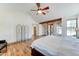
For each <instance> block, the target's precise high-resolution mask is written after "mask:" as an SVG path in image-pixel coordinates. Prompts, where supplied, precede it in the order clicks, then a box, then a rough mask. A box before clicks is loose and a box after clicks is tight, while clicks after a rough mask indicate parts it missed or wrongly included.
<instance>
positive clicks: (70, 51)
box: [31, 35, 79, 56]
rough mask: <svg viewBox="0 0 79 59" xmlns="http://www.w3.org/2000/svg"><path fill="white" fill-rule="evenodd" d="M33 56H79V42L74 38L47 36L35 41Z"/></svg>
mask: <svg viewBox="0 0 79 59" xmlns="http://www.w3.org/2000/svg"><path fill="white" fill-rule="evenodd" d="M31 47H32V49H31V50H32V53H31V54H32V55H33V56H79V40H78V39H76V38H72V37H63V36H53V35H51V36H46V37H42V38H40V39H37V40H35V41H34V42H33V43H32V45H31Z"/></svg>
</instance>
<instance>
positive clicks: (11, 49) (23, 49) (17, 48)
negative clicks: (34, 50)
mask: <svg viewBox="0 0 79 59" xmlns="http://www.w3.org/2000/svg"><path fill="white" fill-rule="evenodd" d="M32 42H33V40H26V41H21V42H17V43H14V44H10V45H8V47H7V52H6V53H3V54H2V56H31V48H30V45H31V43H32Z"/></svg>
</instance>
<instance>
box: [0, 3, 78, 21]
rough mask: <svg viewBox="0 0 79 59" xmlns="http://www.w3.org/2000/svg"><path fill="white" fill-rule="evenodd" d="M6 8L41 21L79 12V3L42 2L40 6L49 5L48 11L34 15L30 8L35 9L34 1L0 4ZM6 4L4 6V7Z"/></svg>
mask: <svg viewBox="0 0 79 59" xmlns="http://www.w3.org/2000/svg"><path fill="white" fill-rule="evenodd" d="M2 5H3V7H4V9H5V8H7V10H15V11H18V12H22V13H25V14H27V13H28V14H29V15H30V16H31V17H32V18H33V19H34V20H35V21H37V22H41V21H45V20H50V19H53V18H60V17H68V16H72V15H76V14H78V13H79V4H76V3H42V4H41V7H42V8H43V7H45V6H49V8H50V9H49V10H48V11H49V12H48V13H47V14H46V15H36V12H33V11H31V9H36V8H37V6H36V4H35V3H9V4H8V3H7V4H0V7H2ZM5 6H6V7H5Z"/></svg>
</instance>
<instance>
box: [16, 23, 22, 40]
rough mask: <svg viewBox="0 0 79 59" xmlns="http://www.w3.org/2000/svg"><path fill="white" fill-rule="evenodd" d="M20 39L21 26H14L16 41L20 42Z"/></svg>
mask: <svg viewBox="0 0 79 59" xmlns="http://www.w3.org/2000/svg"><path fill="white" fill-rule="evenodd" d="M21 39H22V36H21V25H20V24H18V25H16V41H20V40H21Z"/></svg>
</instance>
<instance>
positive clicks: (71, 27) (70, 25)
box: [67, 19, 77, 36]
mask: <svg viewBox="0 0 79 59" xmlns="http://www.w3.org/2000/svg"><path fill="white" fill-rule="evenodd" d="M76 26H77V21H76V19H71V20H67V36H76V31H75V28H76Z"/></svg>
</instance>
